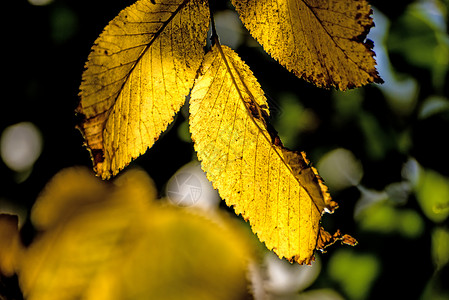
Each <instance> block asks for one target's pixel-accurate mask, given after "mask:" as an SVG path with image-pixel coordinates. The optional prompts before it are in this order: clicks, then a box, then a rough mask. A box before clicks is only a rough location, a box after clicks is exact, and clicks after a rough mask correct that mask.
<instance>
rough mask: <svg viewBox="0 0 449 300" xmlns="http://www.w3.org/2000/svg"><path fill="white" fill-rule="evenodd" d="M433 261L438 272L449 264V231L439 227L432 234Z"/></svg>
mask: <svg viewBox="0 0 449 300" xmlns="http://www.w3.org/2000/svg"><path fill="white" fill-rule="evenodd" d="M432 259H433V262H434V264H435V266H436V269H437V270H440V269H441V268H443V267H444V266H445V265H446V264H447V263H448V262H449V231H448V229H447V228H442V227H437V228H435V229H434V230H433V232H432Z"/></svg>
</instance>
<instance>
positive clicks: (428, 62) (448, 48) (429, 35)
mask: <svg viewBox="0 0 449 300" xmlns="http://www.w3.org/2000/svg"><path fill="white" fill-rule="evenodd" d="M387 48H388V50H389V51H390V52H393V53H398V54H400V55H401V56H402V57H404V58H405V59H406V60H407V62H408V63H409V64H410V65H412V66H416V67H419V68H425V69H428V70H430V71H431V72H432V75H433V82H434V83H435V85H436V86H437V87H441V86H442V85H443V84H444V81H443V80H444V74H445V73H446V72H447V70H448V67H449V37H448V35H447V33H446V32H444V31H443V30H442V28H440V27H439V26H438V25H437V24H436V23H435V22H434V20H432V18H431V17H430V16H429V14H426V6H425V5H423V4H422V3H419V2H415V3H413V4H411V5H410V6H409V7H408V8H407V10H406V11H405V13H404V14H403V15H402V16H401V17H400V18H399V19H398V21H397V22H396V23H393V24H392V26H391V31H390V34H389V36H388V38H387Z"/></svg>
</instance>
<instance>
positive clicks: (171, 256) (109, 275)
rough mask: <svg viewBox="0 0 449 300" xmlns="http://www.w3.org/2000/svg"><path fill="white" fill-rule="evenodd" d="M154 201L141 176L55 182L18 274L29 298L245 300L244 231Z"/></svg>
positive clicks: (39, 208)
mask: <svg viewBox="0 0 449 300" xmlns="http://www.w3.org/2000/svg"><path fill="white" fill-rule="evenodd" d="M75 178H77V179H78V180H74V179H75ZM63 183H65V185H63ZM84 189H86V190H84ZM83 190H84V191H83ZM155 195H156V193H155V187H154V184H153V183H152V181H151V179H150V178H149V177H148V176H147V175H146V173H145V172H144V171H140V170H134V169H133V170H129V171H127V172H125V173H123V174H122V175H121V176H119V177H118V178H117V179H116V180H114V184H111V183H109V182H108V183H105V182H101V180H100V179H98V178H95V177H94V176H92V175H91V174H90V172H88V171H87V170H85V169H67V170H64V171H62V172H61V173H59V174H58V175H57V176H56V177H55V178H54V179H53V180H52V181H50V182H49V184H48V185H47V187H46V189H45V190H44V192H43V193H42V195H41V196H40V197H39V198H38V200H37V201H36V204H35V206H34V207H33V211H32V220H33V222H38V223H39V224H41V225H43V224H45V226H44V227H42V226H41V227H40V231H39V235H38V236H37V238H36V239H34V240H33V242H32V244H31V245H30V246H29V248H27V249H25V250H24V251H23V253H22V255H21V256H20V259H19V260H18V264H17V267H16V268H15V269H16V270H17V273H18V277H19V283H20V287H21V289H22V291H23V294H24V296H25V298H26V299H28V300H34V299H39V300H40V299H46V300H52V299H55V300H56V299H57V300H64V299H95V300H99V299H105V300H106V299H107V300H112V299H117V300H119V299H120V300H121V299H133V300H140V299H142V300H144V299H161V300H162V299H163V300H167V299H168V300H169V299H173V300H174V299H211V300H212V299H214V300H215V299H223V300H225V299H240V298H242V297H243V296H245V295H246V293H247V281H246V269H247V264H248V260H249V257H251V248H250V244H249V242H248V241H247V239H248V236H247V235H246V233H244V231H243V230H242V228H238V227H237V226H236V224H234V223H232V222H231V221H230V220H228V219H223V222H222V223H221V224H220V225H218V224H216V223H214V222H212V221H210V220H208V219H206V218H205V217H203V216H201V215H199V214H193V213H189V212H187V211H186V210H182V209H180V208H176V207H171V206H162V205H160V204H159V203H158V202H157V201H153V200H154V197H155ZM46 209H49V210H51V212H50V213H48V212H47V211H46ZM58 212H59V213H60V216H61V217H56V216H57V215H58ZM47 217H49V220H50V221H49V222H47V223H44V222H43V220H44V219H45V218H47ZM1 220H2V219H1V217H0V233H1V232H2V231H1V228H2V226H1ZM1 237H2V235H0V238H1ZM2 245H3V240H2ZM1 254H2V248H0V258H1V257H2V255H1ZM0 262H1V260H0ZM0 266H1V265H0Z"/></svg>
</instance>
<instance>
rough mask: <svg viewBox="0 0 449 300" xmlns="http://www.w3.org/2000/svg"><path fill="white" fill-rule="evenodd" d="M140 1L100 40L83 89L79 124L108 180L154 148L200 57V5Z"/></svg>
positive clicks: (204, 14) (203, 14)
mask: <svg viewBox="0 0 449 300" xmlns="http://www.w3.org/2000/svg"><path fill="white" fill-rule="evenodd" d="M153 2H154V1H150V0H140V1H137V2H136V3H135V4H134V5H132V6H130V7H128V8H126V9H124V10H123V11H121V12H120V14H119V15H118V16H117V17H116V18H115V19H114V20H112V21H111V22H110V23H109V25H108V26H106V28H105V29H104V31H103V33H102V34H101V35H100V36H99V38H98V39H97V40H96V41H95V45H94V46H93V47H92V52H91V54H90V55H89V58H88V61H87V63H86V71H85V72H84V74H83V81H82V84H81V87H80V96H81V103H80V105H79V107H78V109H77V111H78V113H80V114H82V115H83V118H82V121H81V123H80V125H79V128H80V130H81V131H82V132H83V134H84V137H85V139H86V144H87V146H88V148H89V149H90V151H91V155H92V160H93V162H94V166H95V170H96V171H97V173H98V174H99V175H101V177H103V178H109V177H110V176H111V175H115V174H117V173H118V172H119V170H121V169H123V168H124V167H125V166H126V165H127V164H129V162H130V161H131V160H132V159H133V158H136V157H138V156H139V155H141V154H143V153H144V152H145V151H146V150H147V149H148V147H151V146H152V145H153V143H154V141H155V140H157V139H158V137H159V135H160V133H161V132H162V131H164V130H165V129H166V127H167V125H168V124H169V123H170V122H171V121H172V120H173V117H174V115H175V113H176V112H177V111H178V110H179V108H180V107H181V106H182V104H183V103H184V101H185V97H186V96H187V94H188V93H189V90H190V88H191V87H192V84H193V81H194V79H195V75H196V71H197V69H198V67H199V65H200V63H201V60H202V57H203V53H204V51H203V46H204V45H205V41H206V33H207V30H208V25H209V23H208V22H209V9H208V7H207V1H203V0H164V1H157V3H158V4H153Z"/></svg>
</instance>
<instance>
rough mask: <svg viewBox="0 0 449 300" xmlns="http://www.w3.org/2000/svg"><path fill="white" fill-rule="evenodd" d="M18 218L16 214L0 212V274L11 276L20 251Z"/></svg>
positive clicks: (15, 268)
mask: <svg viewBox="0 0 449 300" xmlns="http://www.w3.org/2000/svg"><path fill="white" fill-rule="evenodd" d="M18 223H19V219H18V217H17V216H13V215H8V214H0V245H1V246H0V275H5V276H8V277H9V276H12V275H14V273H15V272H16V271H17V263H18V260H19V257H20V254H21V252H22V250H23V249H22V248H23V247H22V245H21V244H20V236H19V228H18Z"/></svg>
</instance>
